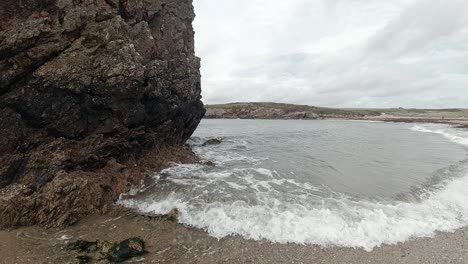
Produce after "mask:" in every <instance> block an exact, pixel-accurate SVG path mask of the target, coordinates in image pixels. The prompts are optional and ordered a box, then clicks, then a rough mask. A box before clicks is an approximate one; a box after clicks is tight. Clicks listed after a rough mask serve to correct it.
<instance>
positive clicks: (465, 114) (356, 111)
mask: <svg viewBox="0 0 468 264" xmlns="http://www.w3.org/2000/svg"><path fill="white" fill-rule="evenodd" d="M250 107H264V108H273V109H285V110H287V111H288V112H301V111H304V112H313V113H316V114H319V115H361V116H362V115H365V116H379V115H382V114H386V115H392V116H402V117H404V116H412V117H428V118H429V117H437V118H468V109H459V108H454V109H414V108H411V109H405V108H381V109H380V108H329V107H317V106H309V105H294V104H284V103H272V102H247V103H228V104H213V105H206V108H207V109H210V108H212V109H214V108H217V109H233V110H235V109H240V108H250Z"/></svg>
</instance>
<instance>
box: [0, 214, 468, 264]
mask: <svg viewBox="0 0 468 264" xmlns="http://www.w3.org/2000/svg"><path fill="white" fill-rule="evenodd" d="M134 236H138V237H141V238H143V239H144V240H145V242H146V244H147V251H148V254H146V255H144V256H143V257H140V258H138V257H137V258H134V259H131V260H130V261H128V262H127V263H324V264H328V263H356V264H358V263H359V264H360V263H424V264H426V263H434V264H435V263H437V264H439V263H460V264H462V263H464V264H466V263H468V229H467V228H464V229H461V230H458V231H456V232H454V233H438V234H436V235H435V236H434V237H433V238H417V239H413V240H410V241H407V242H404V243H399V244H397V245H383V246H381V247H379V248H375V249H374V250H373V251H371V252H366V251H364V250H362V249H353V248H337V247H328V248H323V247H319V246H314V245H297V244H275V243H270V242H267V241H252V240H245V239H242V238H240V237H238V236H232V237H226V238H223V239H221V240H218V239H216V238H213V237H210V236H209V235H208V234H207V233H206V232H204V231H202V230H199V229H195V228H189V227H186V226H183V225H181V224H177V223H174V222H170V221H167V220H162V219H160V218H155V217H148V216H141V215H135V214H133V213H127V214H125V215H123V216H121V217H118V218H110V217H104V216H96V217H89V218H87V219H85V220H83V221H81V222H80V223H78V224H77V225H75V226H72V227H69V228H66V229H49V230H45V229H42V228H38V227H28V228H20V229H16V230H12V231H1V232H0V256H1V258H0V263H8V264H10V263H78V260H77V259H76V256H78V255H80V254H78V253H76V252H73V251H67V250H65V247H66V244H67V243H68V242H70V241H73V240H76V239H85V240H96V239H99V240H107V241H111V242H112V241H120V240H123V239H126V238H129V237H134ZM97 263H106V262H97Z"/></svg>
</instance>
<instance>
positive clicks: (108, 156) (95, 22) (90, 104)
mask: <svg viewBox="0 0 468 264" xmlns="http://www.w3.org/2000/svg"><path fill="white" fill-rule="evenodd" d="M193 19H194V12H193V7H192V0H21V1H17V0H2V1H1V2H0V123H1V126H0V135H1V137H0V188H2V190H1V191H0V228H5V227H14V226H19V225H32V224H40V225H43V226H60V225H67V224H72V223H74V222H76V221H77V220H78V219H79V218H80V217H81V216H82V215H86V214H88V213H90V212H101V211H103V210H104V211H105V210H106V207H107V206H108V204H109V202H110V201H113V200H115V199H116V197H118V194H119V193H121V192H124V191H127V190H128V188H129V186H130V185H131V184H132V183H135V182H136V181H137V180H138V179H137V178H138V177H135V176H134V175H133V176H132V175H131V174H133V173H125V172H123V171H124V170H125V166H124V165H122V164H125V163H126V162H127V161H128V160H129V158H133V159H138V157H139V156H140V155H143V153H144V152H145V150H147V149H152V148H158V149H160V148H162V147H163V146H174V145H176V146H177V145H182V144H183V143H184V142H185V141H186V140H187V139H188V138H189V137H190V136H191V134H192V133H193V131H194V130H195V128H196V127H197V125H198V123H199V121H200V119H201V118H202V117H203V115H204V112H205V110H204V107H203V104H202V102H201V100H200V99H201V95H200V93H201V91H200V73H199V67H200V61H199V58H197V57H196V56H195V55H194V32H193V29H192V25H191V23H192V21H193ZM89 195H91V196H90V197H88V196H89Z"/></svg>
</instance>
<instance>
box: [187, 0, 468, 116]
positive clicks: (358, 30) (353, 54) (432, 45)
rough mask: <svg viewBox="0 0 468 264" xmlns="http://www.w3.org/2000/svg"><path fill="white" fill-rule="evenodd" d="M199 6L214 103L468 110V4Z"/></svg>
mask: <svg viewBox="0 0 468 264" xmlns="http://www.w3.org/2000/svg"><path fill="white" fill-rule="evenodd" d="M224 4H225V6H224ZM195 7H196V11H197V20H196V23H195V29H196V31H197V52H198V54H199V55H200V56H201V57H202V75H203V77H202V85H203V96H204V101H205V102H206V103H225V102H233V101H278V102H287V103H300V104H310V105H322V106H342V107H396V106H403V107H467V106H468V90H467V89H466V88H467V86H468V20H467V17H465V15H464V14H466V13H467V8H468V2H467V3H465V1H463V0H448V1H439V0H425V1H418V0H395V1H385V2H384V1H370V0H349V1H348V0H347V1H344V0H334V1H328V0H290V1H287V2H286V1H267V0H255V1H247V0H237V1H234V0H224V1H214V0H195Z"/></svg>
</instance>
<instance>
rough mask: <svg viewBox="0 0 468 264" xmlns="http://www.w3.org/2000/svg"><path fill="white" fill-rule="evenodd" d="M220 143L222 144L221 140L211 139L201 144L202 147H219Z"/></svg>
mask: <svg viewBox="0 0 468 264" xmlns="http://www.w3.org/2000/svg"><path fill="white" fill-rule="evenodd" d="M222 142H223V139H222V138H212V139H209V140H207V141H205V143H203V144H202V146H208V145H219V144H221V143H222Z"/></svg>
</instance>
